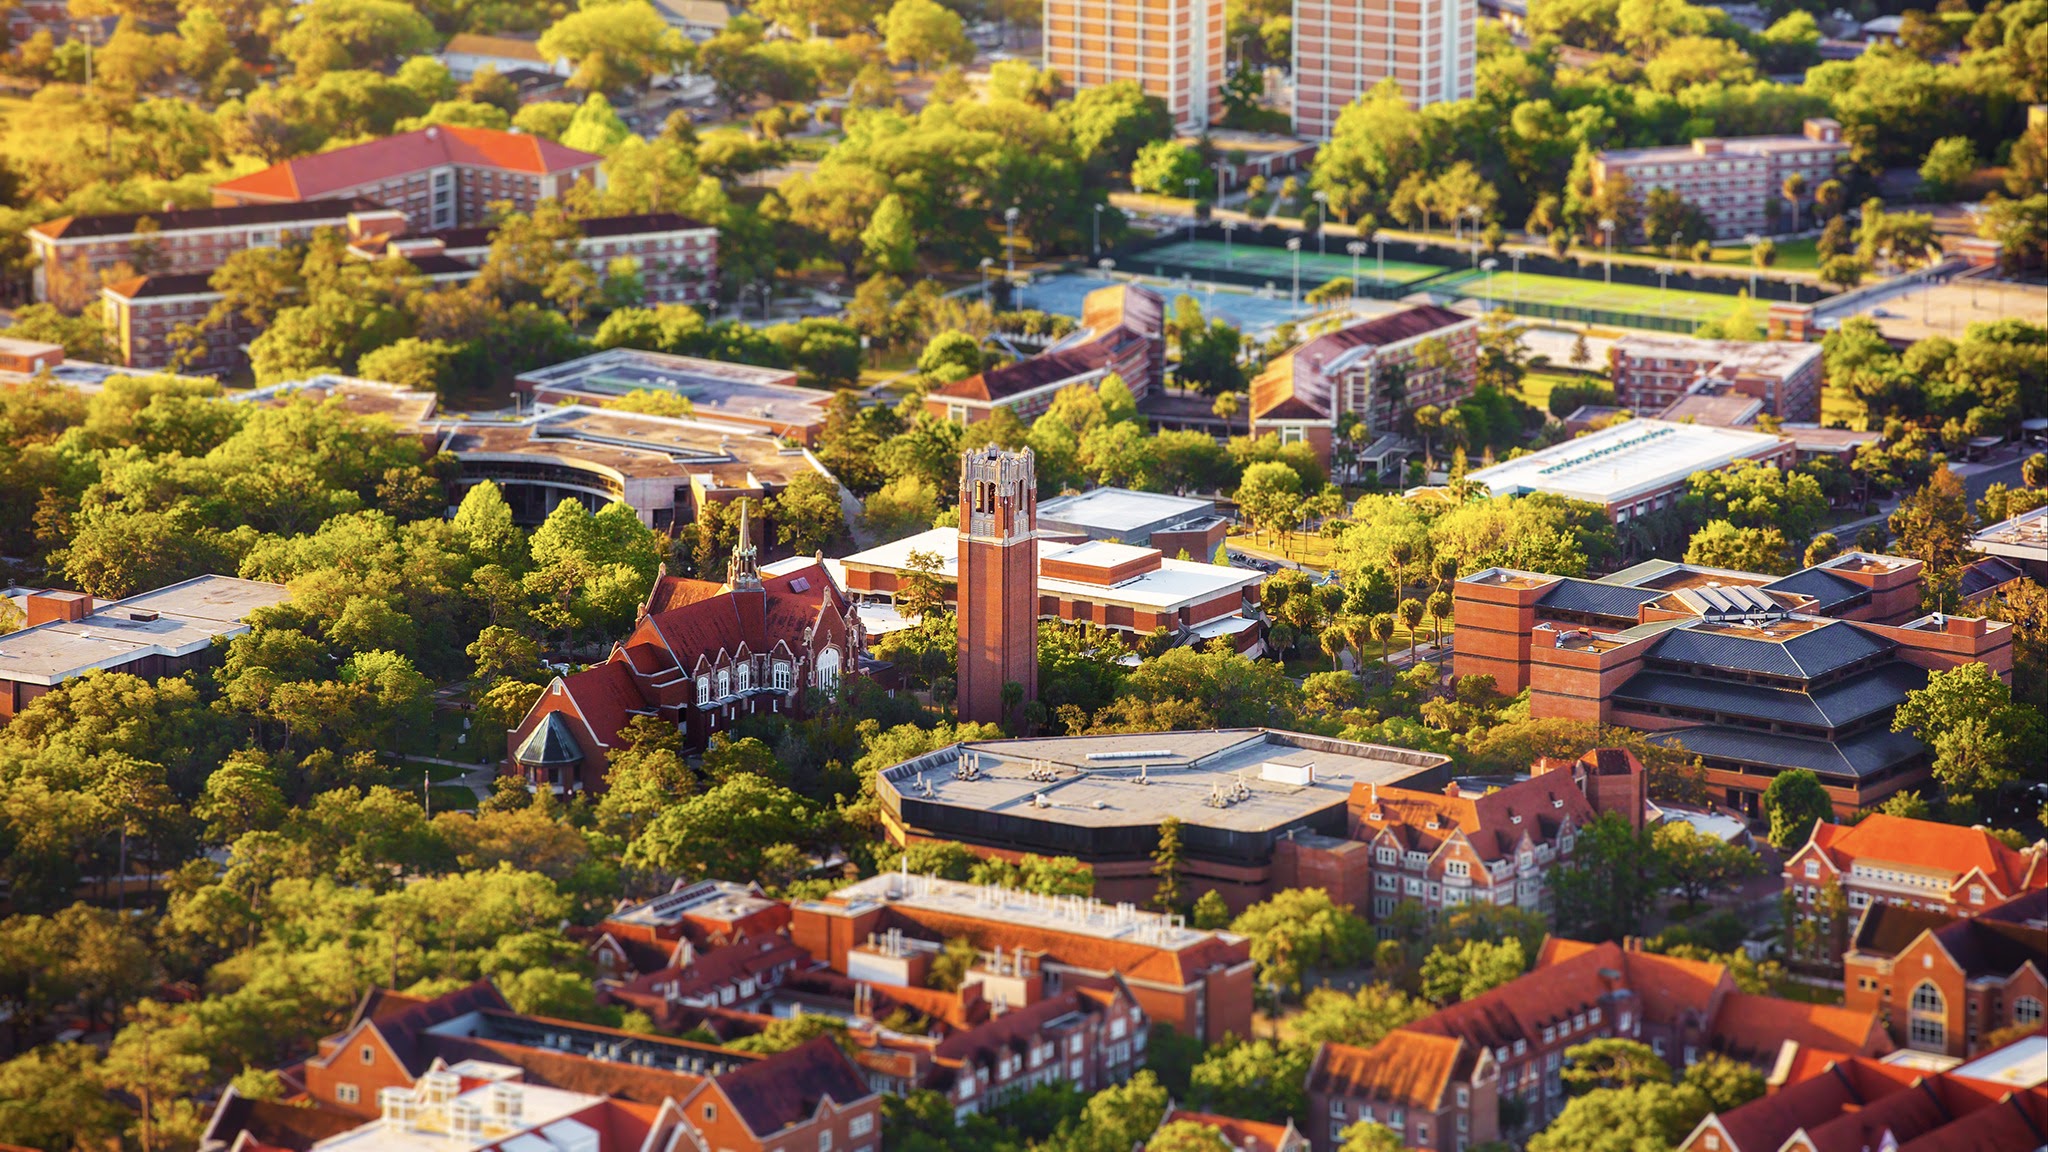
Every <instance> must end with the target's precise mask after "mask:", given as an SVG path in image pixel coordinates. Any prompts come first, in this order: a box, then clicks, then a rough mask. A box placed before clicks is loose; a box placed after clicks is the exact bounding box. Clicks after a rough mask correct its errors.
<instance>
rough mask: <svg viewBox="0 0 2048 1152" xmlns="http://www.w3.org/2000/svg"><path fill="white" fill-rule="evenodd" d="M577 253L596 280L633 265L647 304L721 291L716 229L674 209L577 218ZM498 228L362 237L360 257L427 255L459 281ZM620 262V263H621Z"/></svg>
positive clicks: (419, 258) (418, 258)
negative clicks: (672, 210)
mask: <svg viewBox="0 0 2048 1152" xmlns="http://www.w3.org/2000/svg"><path fill="white" fill-rule="evenodd" d="M577 229H578V231H579V232H580V233H581V235H580V236H579V237H578V238H577V240H576V257H577V259H579V260H581V261H582V262H583V264H584V266H585V267H587V268H589V269H590V271H591V274H592V275H593V276H595V277H596V279H597V283H599V284H600V285H602V284H603V283H605V282H606V281H608V280H610V279H611V278H612V276H614V275H617V274H622V273H624V272H625V271H626V270H628V269H630V270H631V272H632V274H633V275H634V276H636V277H638V279H639V282H640V292H641V299H642V300H644V301H645V302H646V303H649V304H701V303H704V302H707V301H709V300H712V299H714V298H715V297H716V296H717V295H718V229H716V228H713V227H712V226H711V225H709V224H705V223H702V222H701V221H697V220H692V219H690V218H689V217H688V216H682V215H678V214H676V213H674V212H649V213H636V214H632V215H626V216H598V217H593V218H591V219H588V220H581V221H578V222H577ZM494 235H495V230H494V229H492V228H489V227H485V226H478V227H474V228H451V229H448V230H446V231H440V232H427V233H424V234H421V235H418V236H407V237H403V238H389V237H381V236H367V237H365V239H364V240H363V241H362V242H361V243H360V244H359V245H358V251H359V253H360V254H361V255H363V256H365V257H368V258H372V259H374V258H376V257H379V256H384V255H397V256H403V257H405V258H406V259H408V260H411V261H413V262H414V263H416V264H421V265H422V266H423V267H424V266H425V265H426V262H427V261H428V260H437V261H455V262H459V263H458V264H456V265H446V266H445V267H447V268H448V270H449V271H450V272H451V273H454V274H452V275H449V276H447V279H448V280H449V281H451V282H454V283H460V282H462V281H463V280H466V279H468V276H463V275H460V270H461V268H464V267H466V268H468V269H470V270H471V272H470V275H474V274H475V272H474V270H476V269H480V268H482V267H483V263H484V261H485V259H486V258H488V257H489V256H490V253H491V239H492V237H493V236H494ZM621 262H623V263H621Z"/></svg>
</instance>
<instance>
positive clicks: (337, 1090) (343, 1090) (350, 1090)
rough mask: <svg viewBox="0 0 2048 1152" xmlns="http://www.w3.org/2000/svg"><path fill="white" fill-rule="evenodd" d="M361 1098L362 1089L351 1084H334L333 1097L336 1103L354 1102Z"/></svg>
mask: <svg viewBox="0 0 2048 1152" xmlns="http://www.w3.org/2000/svg"><path fill="white" fill-rule="evenodd" d="M362 1098H363V1094H362V1091H361V1090H360V1089H358V1088H357V1087H356V1086H355V1085H353V1084H336V1085H335V1086H334V1099H335V1102H336V1103H340V1104H354V1103H355V1102H356V1101H358V1100H361V1099H362Z"/></svg>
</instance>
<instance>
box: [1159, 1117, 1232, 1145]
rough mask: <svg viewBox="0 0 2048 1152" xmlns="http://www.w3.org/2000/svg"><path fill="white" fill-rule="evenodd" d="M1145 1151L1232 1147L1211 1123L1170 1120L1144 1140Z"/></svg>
mask: <svg viewBox="0 0 2048 1152" xmlns="http://www.w3.org/2000/svg"><path fill="white" fill-rule="evenodd" d="M1145 1152H1232V1148H1231V1144H1230V1142H1229V1141H1228V1140H1225V1139H1224V1138H1223V1133H1222V1132H1220V1131H1218V1130H1217V1128H1216V1126H1215V1125H1213V1124H1202V1123H1198V1122H1196V1121H1193V1120H1172V1121H1169V1122H1167V1123H1165V1124H1162V1125H1160V1126H1159V1131H1157V1132H1154V1133H1153V1134H1152V1138H1151V1139H1149V1140H1147V1141H1145Z"/></svg>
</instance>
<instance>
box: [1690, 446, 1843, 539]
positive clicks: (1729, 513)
mask: <svg viewBox="0 0 2048 1152" xmlns="http://www.w3.org/2000/svg"><path fill="white" fill-rule="evenodd" d="M1684 507H1685V509H1686V511H1687V514H1688V515H1690V516H1692V517H1695V518H1697V519H1698V520H1701V521H1705V520H1726V521H1728V522H1729V523H1731V524H1733V525H1734V526H1735V527H1737V528H1773V527H1774V528H1778V529H1780V530H1782V532H1783V533H1784V535H1785V536H1786V537H1788V538H1789V539H1793V540H1803V539H1805V538H1807V537H1808V536H1811V535H1812V534H1813V531H1814V529H1815V528H1817V527H1818V526H1819V525H1820V521H1821V518H1822V517H1824V516H1826V515H1827V511H1828V498H1827V494H1826V493H1824V492H1822V491H1821V486H1820V482H1819V481H1818V480H1816V479H1815V478H1814V477H1813V475H1812V474H1810V473H1807V472H1801V471H1792V470H1784V469H1780V468H1777V467H1776V466H1774V465H1762V464H1758V463H1756V462H1755V461H1753V460H1744V461H1741V462H1740V463H1739V464H1738V465H1737V466H1735V467H1732V468H1722V469H1716V470H1714V471H1712V472H1698V473H1695V474H1694V475H1693V477H1692V480H1691V481H1690V484H1689V486H1688V491H1687V493H1686V496H1685V497H1684Z"/></svg>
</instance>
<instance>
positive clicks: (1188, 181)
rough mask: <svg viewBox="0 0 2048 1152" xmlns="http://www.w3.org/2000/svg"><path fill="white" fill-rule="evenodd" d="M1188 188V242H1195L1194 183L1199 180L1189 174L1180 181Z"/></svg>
mask: <svg viewBox="0 0 2048 1152" xmlns="http://www.w3.org/2000/svg"><path fill="white" fill-rule="evenodd" d="M1181 183H1182V184H1184V185H1186V186H1187V190H1188V243H1190V244H1193V243H1194V242H1195V185H1197V184H1200V183H1201V181H1200V180H1197V179H1195V178H1194V177H1193V176H1189V177H1187V178H1185V179H1183V180H1182V181H1181Z"/></svg>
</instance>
